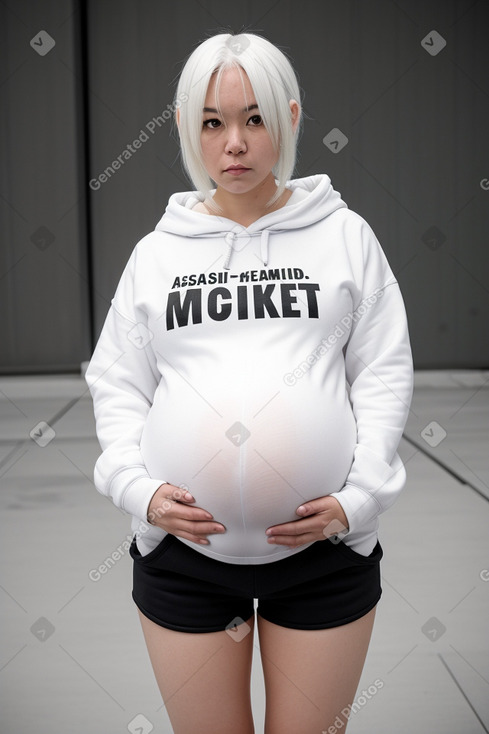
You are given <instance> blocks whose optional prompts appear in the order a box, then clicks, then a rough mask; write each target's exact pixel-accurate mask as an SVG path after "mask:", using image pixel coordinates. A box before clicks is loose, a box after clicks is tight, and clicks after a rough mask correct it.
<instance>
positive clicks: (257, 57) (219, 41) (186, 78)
mask: <svg viewBox="0 0 489 734" xmlns="http://www.w3.org/2000/svg"><path fill="white" fill-rule="evenodd" d="M233 67H235V68H238V69H239V68H240V67H241V69H243V71H245V72H246V74H247V76H248V79H249V80H250V83H251V86H252V88H253V91H254V94H255V98H256V102H257V104H258V108H259V113H260V115H261V117H262V119H263V124H264V126H265V128H266V130H267V132H268V134H269V135H270V138H271V141H272V144H273V146H274V148H275V149H276V150H277V151H278V152H279V157H278V160H277V163H276V164H275V166H274V167H273V169H272V172H273V174H274V176H275V178H276V179H277V182H278V187H277V191H276V192H275V194H274V195H273V197H272V198H271V199H270V201H269V202H268V205H271V204H273V203H274V202H275V201H277V200H278V199H279V197H280V196H281V195H282V193H283V191H284V189H285V184H286V183H287V181H288V180H289V179H290V178H291V177H292V173H293V170H294V168H295V161H296V149H297V140H298V136H299V132H300V127H301V120H302V109H300V110H299V123H298V125H297V127H296V130H295V131H294V130H293V129H292V117H291V110H290V106H289V102H290V100H292V99H294V100H296V101H297V102H298V104H299V106H300V105H301V100H300V90H299V84H298V81H297V77H296V74H295V72H294V69H293V68H292V65H291V63H290V61H289V60H288V58H287V57H286V56H285V54H284V53H283V52H282V51H280V50H279V49H278V48H277V47H276V46H274V45H273V44H272V43H270V41H267V40H266V39H265V38H263V37H261V36H257V35H255V34H252V33H244V34H239V35H236V36H233V35H231V34H230V33H222V34H218V35H216V36H212V37H211V38H208V39H207V40H206V41H204V42H203V43H201V44H200V45H199V46H197V48H196V49H195V50H194V51H193V52H192V53H191V55H190V56H189V58H188V59H187V61H186V63H185V65H184V67H183V69H182V72H181V74H180V79H179V82H178V87H177V92H176V97H175V103H174V104H175V108H177V109H179V111H180V118H179V125H178V132H179V136H180V146H181V152H182V159H183V164H184V167H185V169H186V171H187V173H188V175H189V176H190V179H191V181H192V183H193V184H194V186H195V188H196V189H197V190H198V191H200V192H201V193H202V194H203V195H204V196H205V197H206V198H207V199H210V200H211V201H212V199H211V189H212V188H213V182H212V179H211V178H210V176H209V174H208V173H207V171H206V169H205V167H204V164H203V157H202V148H201V142H200V138H201V133H202V124H203V123H202V121H203V117H202V115H203V108H204V103H205V98H206V95H207V89H208V86H209V82H210V80H211V77H212V75H213V74H215V73H216V72H217V79H216V97H217V96H218V90H219V83H220V80H221V76H222V72H223V71H224V70H226V69H229V68H233ZM182 100H185V101H184V102H183V103H182ZM218 108H219V104H218ZM214 207H215V208H218V207H217V205H216V204H215V203H214Z"/></svg>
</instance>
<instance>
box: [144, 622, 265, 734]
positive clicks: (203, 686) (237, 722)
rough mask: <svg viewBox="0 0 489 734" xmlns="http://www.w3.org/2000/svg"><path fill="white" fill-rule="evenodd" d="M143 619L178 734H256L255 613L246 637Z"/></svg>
mask: <svg viewBox="0 0 489 734" xmlns="http://www.w3.org/2000/svg"><path fill="white" fill-rule="evenodd" d="M139 617H140V619H141V625H142V628H143V633H144V637H145V640H146V645H147V647H148V652H149V656H150V659H151V664H152V666H153V670H154V673H155V676H156V681H157V683H158V687H159V689H160V691H161V695H162V697H163V701H164V703H165V706H166V709H167V711H168V716H169V717H170V721H171V724H172V727H173V731H174V734H196V732H199V734H230V732H233V734H253V733H254V726H253V716H252V711H251V697H250V676H251V664H252V657H253V628H254V616H253V617H251V618H250V619H249V620H248V621H247V624H248V625H249V627H251V630H250V631H249V632H248V633H247V634H246V635H245V636H244V637H242V639H240V636H238V637H236V638H233V636H232V634H230V633H228V632H226V631H224V632H206V633H202V634H192V633H188V632H176V631H174V630H170V629H166V628H165V627H161V626H160V625H158V624H155V623H154V622H152V621H151V620H149V619H148V618H147V617H145V616H144V615H143V614H141V612H139ZM238 630H239V627H238ZM238 639H239V641H237V640H238Z"/></svg>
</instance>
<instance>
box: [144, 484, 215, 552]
mask: <svg viewBox="0 0 489 734" xmlns="http://www.w3.org/2000/svg"><path fill="white" fill-rule="evenodd" d="M191 502H195V499H194V498H193V497H192V495H191V494H190V492H188V491H187V490H186V489H182V488H181V487H175V486H174V485H173V484H162V485H161V486H160V487H158V489H157V490H156V492H155V493H154V495H153V497H152V498H151V502H150V503H149V507H148V522H149V523H150V524H151V525H155V526H156V527H158V528H162V529H163V530H165V531H166V532H167V533H171V534H172V535H177V536H179V537H180V538H185V539H186V540H191V541H192V542H193V543H200V544H201V545H208V544H209V541H208V540H207V538H206V536H207V535H209V534H211V533H224V532H226V528H225V527H224V525H221V524H220V523H216V522H215V521H214V519H213V516H212V515H211V513H210V512H207V510H203V509H202V508H201V507H189V504H190V503H191Z"/></svg>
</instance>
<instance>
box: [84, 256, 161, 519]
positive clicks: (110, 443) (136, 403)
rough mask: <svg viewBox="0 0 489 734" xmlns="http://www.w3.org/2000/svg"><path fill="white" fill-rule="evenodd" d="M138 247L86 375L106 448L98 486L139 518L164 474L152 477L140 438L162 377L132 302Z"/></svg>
mask: <svg viewBox="0 0 489 734" xmlns="http://www.w3.org/2000/svg"><path fill="white" fill-rule="evenodd" d="M136 262H137V250H136V249H135V250H134V252H133V254H132V255H131V258H130V259H129V262H128V264H127V266H126V268H125V270H124V272H123V274H122V277H121V280H120V282H119V285H118V287H117V291H116V294H115V296H114V298H113V300H112V304H111V307H110V309H109V312H108V314H107V318H106V320H105V323H104V326H103V329H102V332H101V334H100V337H99V340H98V342H97V345H96V347H95V351H94V353H93V355H92V358H91V360H90V363H89V365H88V369H87V372H86V374H85V379H86V382H87V384H88V387H89V389H90V393H91V395H92V398H93V406H94V414H95V423H96V430H97V438H98V440H99V443H100V446H101V448H102V454H101V455H100V457H99V458H98V460H97V462H96V464H95V469H94V480H95V486H96V488H97V489H98V491H99V492H101V494H104V495H106V496H107V497H111V498H112V500H113V502H114V504H115V505H116V506H117V507H120V508H121V509H122V510H124V511H125V512H128V513H129V514H131V515H134V516H135V517H138V518H140V519H141V520H144V521H146V520H147V509H148V506H149V503H150V501H151V498H152V496H153V494H154V493H155V492H156V490H157V489H158V487H159V486H160V485H161V484H164V483H165V482H164V480H162V479H154V478H151V477H150V476H149V474H148V472H147V470H146V467H145V465H144V461H143V459H142V456H141V453H140V448H139V445H140V439H141V435H142V432H143V428H144V424H145V420H146V417H147V415H148V412H149V410H150V408H151V405H152V402H153V397H154V394H155V391H156V388H157V386H158V382H159V373H158V370H157V366H156V360H155V357H154V352H153V350H152V347H151V340H152V334H151V332H150V331H149V330H148V328H147V326H146V321H147V319H146V317H145V314H144V313H143V310H142V309H138V308H137V307H136V305H135V304H134V276H135V269H136Z"/></svg>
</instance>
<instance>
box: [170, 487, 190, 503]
mask: <svg viewBox="0 0 489 734" xmlns="http://www.w3.org/2000/svg"><path fill="white" fill-rule="evenodd" d="M169 486H171V487H172V490H171V492H170V493H169V494H167V495H166V497H167V498H168V499H171V500H175V501H176V502H195V498H194V497H193V496H192V495H191V494H190V492H189V491H188V489H187V487H185V485H183V486H181V487H175V486H174V485H169Z"/></svg>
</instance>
